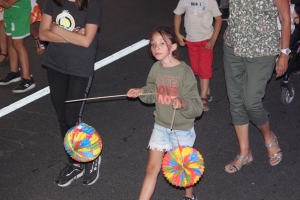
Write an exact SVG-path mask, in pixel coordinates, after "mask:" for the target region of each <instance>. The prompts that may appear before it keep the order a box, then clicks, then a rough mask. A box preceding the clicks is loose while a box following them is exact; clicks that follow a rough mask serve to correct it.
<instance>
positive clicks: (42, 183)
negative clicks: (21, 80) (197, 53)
mask: <svg viewBox="0 0 300 200" xmlns="http://www.w3.org/2000/svg"><path fill="white" fill-rule="evenodd" d="M38 3H39V4H40V6H41V7H43V5H44V0H39V1H38ZM176 4H177V1H160V0H152V1H146V0H131V1H117V0H110V1H103V15H102V20H103V21H102V28H101V31H100V35H99V36H100V37H99V50H98V54H97V61H98V60H101V59H104V58H106V57H107V56H110V55H112V54H113V53H115V52H117V51H119V50H121V49H123V48H126V47H128V46H130V45H132V44H134V43H136V42H138V41H140V40H142V39H148V37H149V34H150V32H151V31H152V30H153V29H154V28H156V27H157V26H159V25H170V26H172V24H173V14H172V11H173V10H174V9H175V7H176ZM225 28H226V22H224V23H223V26H222V31H221V33H220V37H219V39H218V41H217V43H216V46H215V56H214V64H213V69H214V77H213V78H212V80H211V90H212V95H213V101H212V102H211V103H210V110H209V111H208V112H205V113H204V114H203V115H202V116H201V117H200V118H199V119H197V121H196V122H195V130H196V133H197V140H196V143H195V148H196V149H198V150H199V151H200V152H201V154H202V155H203V157H204V160H205V173H204V176H203V177H202V179H201V180H200V182H199V183H198V184H197V185H196V187H195V193H196V194H197V196H198V198H199V199H205V200H206V199H207V200H215V199H233V200H235V199H249V200H252V199H255V200H256V199H266V200H268V199H274V200H276V199H278V200H280V199H295V200H296V199H299V198H300V191H299V184H300V181H299V171H300V170H299V150H300V147H299V143H300V137H299V135H298V134H299V131H298V130H299V129H300V116H299V110H300V96H299V95H298V94H300V86H299V85H300V84H299V83H300V75H294V76H292V77H291V80H290V81H291V82H292V83H293V84H294V85H295V93H296V95H295V99H294V101H293V102H292V103H291V104H290V105H288V106H285V105H283V104H282V103H281V101H280V96H281V88H280V86H279V85H280V82H281V79H278V80H276V79H275V76H273V77H272V79H271V80H270V82H269V84H268V87H267V92H266V96H265V98H264V105H265V107H266V109H267V110H268V111H269V113H270V123H271V128H272V130H273V131H274V132H275V133H276V135H277V137H278V140H279V143H280V146H281V148H282V151H283V160H282V162H281V163H280V164H279V165H278V166H275V167H271V166H270V165H269V162H268V157H267V151H266V148H265V146H264V141H263V138H262V136H261V134H260V132H259V131H258V129H257V128H255V127H254V126H252V125H251V126H250V143H251V147H252V153H253V156H254V162H253V164H251V165H250V166H245V167H243V168H242V170H241V171H239V172H237V173H235V174H228V173H226V172H225V171H224V166H225V165H226V164H227V163H229V162H230V161H231V160H232V159H234V157H235V156H236V155H237V153H238V143H237V140H236V137H235V134H234V130H233V126H232V124H231V119H230V112H229V106H228V100H227V96H226V89H225V81H224V71H223V50H222V34H223V32H224V30H225ZM25 44H26V47H27V48H28V51H29V55H30V62H31V67H32V74H33V76H34V78H35V81H36V85H37V86H36V88H35V89H34V90H33V91H30V92H28V93H26V94H18V95H17V94H13V93H12V92H11V89H12V88H13V87H14V85H8V86H3V87H2V86H1V87H0V108H4V107H6V106H8V105H10V104H11V103H13V102H16V101H18V100H20V99H23V98H24V97H26V96H27V95H29V94H32V93H34V92H36V91H38V90H40V89H42V88H45V87H46V86H47V79H46V71H45V70H44V69H43V68H41V60H42V56H38V55H37V54H36V49H35V45H34V41H33V39H32V38H30V37H28V38H26V40H25ZM180 53H181V60H183V61H185V62H187V63H189V62H188V56H187V49H186V48H180ZM153 63H154V61H153V59H152V58H151V56H149V54H148V51H147V47H144V48H141V49H139V50H137V51H135V52H133V53H131V54H129V55H128V56H125V57H123V58H121V59H119V60H117V61H115V62H113V63H111V64H109V65H107V66H105V67H103V68H101V69H99V70H97V71H96V72H95V77H94V82H93V85H92V89H91V92H90V95H89V96H90V97H95V96H106V95H119V94H126V92H127V90H128V89H129V88H131V87H141V86H143V85H144V84H145V81H146V78H147V75H148V72H149V70H150V68H151V66H152V64H153ZM8 64H9V63H8V62H6V63H5V64H4V66H1V67H0V76H3V75H4V74H6V73H7V72H8V71H9V67H8ZM153 109H154V107H153V106H146V105H143V104H142V103H141V102H140V101H139V100H128V99H127V98H123V97H120V98H116V99H107V100H97V101H90V102H89V103H88V104H87V105H86V109H85V111H84V116H83V121H84V122H86V123H88V124H90V125H92V126H94V127H95V128H96V129H97V130H98V131H99V132H100V134H101V137H102V140H103V151H102V163H101V167H100V179H99V181H98V182H97V183H96V184H94V185H92V186H84V185H83V184H82V179H79V180H76V181H74V182H73V183H72V184H71V185H70V186H68V187H66V188H60V187H58V186H57V185H55V184H54V180H55V178H56V176H57V174H58V173H59V172H60V170H61V169H62V168H63V167H64V163H65V162H67V159H66V156H65V154H64V149H63V145H62V140H61V138H60V133H59V127H58V122H57V119H56V114H55V111H54V108H53V106H52V103H51V100H50V96H49V95H47V96H45V97H42V98H41V99H38V100H36V101H34V102H32V103H30V104H28V105H26V106H24V107H22V108H20V109H18V110H16V111H14V112H12V113H10V114H8V115H5V116H3V117H1V118H0V161H1V165H0V172H1V173H0V174H1V175H0V186H1V189H0V199H3V200H18V199H20V200H21V199H22V200H29V199H30V200H41V199H43V200H46V199H47V200H52V199H54V200H56V199H57V200H60V199H74V200H75V199H80V200H92V199H95V200H96V199H97V200H99V199H100V200H102V199H122V200H134V199H138V195H139V192H140V188H141V184H142V182H143V178H144V174H145V167H146V164H147V156H148V151H147V145H148V140H149V137H150V135H151V131H152V128H153V116H152V111H153ZM0 112H1V110H0ZM183 194H184V192H183V190H181V189H176V188H174V187H172V186H171V185H170V184H168V183H167V181H166V180H165V179H164V177H163V175H162V174H160V175H159V177H158V182H157V187H156V190H155V192H154V194H153V198H152V199H153V200H162V199H164V200H175V199H181V198H182V196H183Z"/></svg>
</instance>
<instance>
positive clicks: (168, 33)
mask: <svg viewBox="0 0 300 200" xmlns="http://www.w3.org/2000/svg"><path fill="white" fill-rule="evenodd" d="M156 32H157V33H159V34H160V35H161V36H162V37H163V38H164V40H165V38H168V39H169V40H170V41H171V44H178V42H177V37H176V35H175V31H174V29H172V28H171V27H168V26H160V27H158V28H156V29H155V30H154V31H153V32H152V33H151V36H150V41H149V47H148V48H149V52H151V40H152V36H153V35H154V33H156ZM172 56H173V57H174V58H177V59H179V53H178V50H177V49H176V50H174V51H172Z"/></svg>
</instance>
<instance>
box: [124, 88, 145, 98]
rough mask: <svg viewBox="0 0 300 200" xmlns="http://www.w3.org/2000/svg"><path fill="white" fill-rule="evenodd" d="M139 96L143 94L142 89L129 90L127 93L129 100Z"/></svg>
mask: <svg viewBox="0 0 300 200" xmlns="http://www.w3.org/2000/svg"><path fill="white" fill-rule="evenodd" d="M141 94H143V89H142V88H131V89H130V90H129V91H128V92H127V97H129V98H137V97H138V96H140V95H141Z"/></svg>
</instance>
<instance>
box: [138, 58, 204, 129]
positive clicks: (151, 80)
mask: <svg viewBox="0 0 300 200" xmlns="http://www.w3.org/2000/svg"><path fill="white" fill-rule="evenodd" d="M143 91H144V93H153V95H144V96H143V95H141V96H140V97H139V98H140V99H141V101H143V102H144V103H148V104H152V103H155V111H154V117H155V123H157V124H158V125H161V126H163V127H165V128H170V126H171V122H172V116H173V111H174V110H173V108H172V103H173V100H174V99H175V98H181V99H184V100H185V102H186V106H185V107H184V108H181V109H178V110H176V114H175V119H174V123H173V129H174V130H187V129H190V128H192V127H193V126H194V121H195V118H196V117H198V116H200V115H201V114H202V111H203V104H202V102H201V100H200V96H199V92H198V87H197V81H196V79H195V75H194V74H193V72H192V70H191V68H190V67H189V66H188V65H187V64H186V63H185V62H181V64H179V65H177V66H174V67H163V66H162V65H161V62H160V61H158V62H156V63H155V64H154V65H153V66H152V68H151V70H150V72H149V75H148V78H147V83H146V86H145V87H143Z"/></svg>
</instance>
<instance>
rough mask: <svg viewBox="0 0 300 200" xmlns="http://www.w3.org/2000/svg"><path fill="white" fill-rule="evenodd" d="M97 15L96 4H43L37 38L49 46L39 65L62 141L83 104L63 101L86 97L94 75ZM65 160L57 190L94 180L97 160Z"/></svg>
mask: <svg viewBox="0 0 300 200" xmlns="http://www.w3.org/2000/svg"><path fill="white" fill-rule="evenodd" d="M100 15H101V1H100V0H47V1H46V3H45V7H44V10H43V16H42V21H41V23H40V30H39V32H40V34H39V37H40V39H41V40H43V41H48V42H49V44H48V47H47V49H46V52H45V54H44V57H43V62H42V64H43V66H44V67H45V68H46V69H47V74H48V82H49V86H50V91H51V98H52V102H53V105H54V107H55V110H56V113H57V117H58V122H59V126H60V131H61V135H62V138H64V136H65V134H66V132H67V131H68V129H69V128H71V127H73V126H75V125H76V123H77V122H79V121H80V120H81V115H82V111H83V107H84V103H85V102H79V103H70V104H65V101H66V100H70V99H81V98H86V97H87V95H88V92H89V89H90V86H91V82H92V77H93V73H94V62H95V58H96V52H97V41H98V40H97V30H98V28H99V27H100V19H101V17H100ZM68 158H69V164H68V165H67V166H66V167H65V168H63V170H62V171H61V172H60V174H59V176H58V178H57V180H56V181H55V182H56V183H57V184H58V186H61V187H65V186H68V185H70V184H71V183H72V181H73V180H74V179H77V178H79V177H81V176H82V175H83V177H84V181H83V183H84V184H86V185H92V184H94V183H95V182H96V181H97V180H98V177H99V165H100V162H101V157H98V158H97V159H96V160H94V161H93V162H90V163H86V164H83V163H78V162H76V161H75V160H73V159H72V158H71V157H68Z"/></svg>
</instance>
